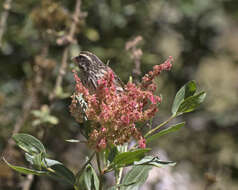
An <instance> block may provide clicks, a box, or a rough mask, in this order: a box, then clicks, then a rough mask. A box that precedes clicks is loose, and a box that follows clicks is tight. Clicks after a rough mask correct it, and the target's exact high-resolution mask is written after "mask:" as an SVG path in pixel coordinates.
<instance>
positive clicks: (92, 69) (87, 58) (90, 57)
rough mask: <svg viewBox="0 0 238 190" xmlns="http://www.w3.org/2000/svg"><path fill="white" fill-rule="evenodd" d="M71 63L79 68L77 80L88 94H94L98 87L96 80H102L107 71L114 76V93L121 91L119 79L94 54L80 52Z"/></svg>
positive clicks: (121, 83)
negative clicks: (78, 79) (79, 80)
mask: <svg viewBox="0 0 238 190" xmlns="http://www.w3.org/2000/svg"><path fill="white" fill-rule="evenodd" d="M72 61H73V62H74V63H75V65H76V66H78V67H79V69H80V72H79V78H80V79H81V81H82V83H83V85H84V86H85V87H86V88H87V89H88V90H89V92H91V93H95V91H96V89H97V87H98V80H100V79H102V78H103V77H104V76H105V74H106V73H107V72H108V71H109V70H111V71H112V72H113V74H114V84H115V87H116V91H117V92H118V93H119V92H122V91H123V86H124V84H123V82H122V81H121V79H120V78H119V77H118V76H117V75H116V74H115V72H114V71H113V70H112V69H111V68H110V67H109V66H108V65H106V64H104V63H103V62H102V61H101V60H100V59H99V58H98V57H97V56H96V55H95V54H93V53H91V52H89V51H81V52H80V53H79V55H78V56H76V57H74V58H73V59H72Z"/></svg>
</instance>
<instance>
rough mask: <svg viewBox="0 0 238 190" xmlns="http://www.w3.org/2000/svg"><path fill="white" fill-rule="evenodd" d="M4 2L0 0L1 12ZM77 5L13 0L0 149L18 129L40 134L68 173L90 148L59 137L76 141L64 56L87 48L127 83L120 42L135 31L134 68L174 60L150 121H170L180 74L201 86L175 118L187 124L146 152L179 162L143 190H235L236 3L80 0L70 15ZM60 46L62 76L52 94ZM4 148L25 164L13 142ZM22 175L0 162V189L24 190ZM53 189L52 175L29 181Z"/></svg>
mask: <svg viewBox="0 0 238 190" xmlns="http://www.w3.org/2000/svg"><path fill="white" fill-rule="evenodd" d="M5 2H6V1H4V0H0V5H1V7H0V13H1V16H2V15H3V14H2V13H4V11H6V7H5V9H4V5H5V4H4V3H5ZM75 3H76V2H75V1H68V0H61V1H59V0H13V1H12V2H11V9H9V11H8V13H9V15H8V17H7V22H6V23H7V24H6V26H5V28H4V34H3V38H2V43H1V47H0V152H1V153H2V152H3V151H4V150H6V149H7V145H8V144H9V143H10V144H11V143H12V142H11V141H10V142H9V139H10V138H11V135H12V133H13V131H14V130H16V129H18V130H19V131H21V132H25V133H30V134H33V135H35V136H37V137H38V138H41V139H42V141H43V142H44V144H45V145H46V147H47V148H48V150H49V154H50V155H52V157H54V158H57V159H58V160H61V161H63V162H66V163H67V165H69V167H71V168H72V169H74V170H75V171H76V170H77V169H78V168H79V167H80V166H81V165H82V162H83V158H84V156H85V155H87V154H88V150H87V147H85V146H84V145H78V144H70V143H67V142H65V141H64V140H65V139H70V138H82V137H81V136H80V132H79V128H78V127H77V124H76V122H75V121H74V119H73V118H72V117H71V116H70V114H69V109H68V106H69V104H70V101H71V99H70V95H71V94H72V92H73V89H74V86H73V85H74V82H73V77H72V72H71V70H72V67H73V65H72V63H71V62H70V58H72V57H73V56H75V55H77V54H78V53H79V52H80V50H87V51H91V52H93V53H94V54H96V55H98V56H99V57H100V58H101V59H102V60H103V61H104V62H105V63H106V62H109V64H110V66H111V67H112V68H113V69H114V70H115V72H116V73H117V74H118V75H119V76H120V77H121V79H122V80H123V81H124V82H127V81H128V79H129V76H131V75H132V71H133V68H134V67H135V65H134V63H133V60H132V59H131V58H130V53H129V52H128V51H127V50H126V49H125V44H126V42H128V40H131V39H133V38H134V37H136V36H138V35H140V36H142V38H143V41H142V42H141V43H140V44H139V48H141V49H142V51H143V56H142V57H141V72H142V73H141V75H143V74H145V73H146V72H148V71H149V70H150V69H151V68H152V66H153V65H155V64H160V63H162V62H163V61H164V60H165V59H166V58H168V56H170V55H171V56H173V58H174V60H175V61H174V65H173V69H172V70H171V71H170V72H169V73H163V74H161V76H160V78H159V80H158V86H159V93H161V94H162V95H163V103H162V105H161V107H160V111H159V113H158V116H157V117H156V119H155V121H154V125H156V124H158V123H159V122H162V121H164V120H165V119H166V118H168V116H169V114H170V109H171V104H172V100H173V98H174V96H175V93H176V91H177V90H178V89H179V88H180V87H181V86H182V85H183V84H185V83H186V82H187V81H189V80H193V79H195V80H196V81H197V82H198V84H199V88H201V89H204V90H205V91H206V92H207V99H206V102H205V103H204V104H203V107H201V109H200V110H199V111H196V112H194V113H192V114H188V115H186V116H185V118H179V119H178V120H180V119H181V120H182V119H184V120H186V121H187V124H186V127H185V128H183V129H181V130H180V131H178V132H176V133H174V134H170V135H168V136H166V137H161V139H159V140H158V142H156V143H155V144H153V148H154V150H153V151H154V154H158V155H159V157H161V158H166V159H170V160H173V161H176V162H177V166H176V167H174V168H169V169H161V170H160V169H155V170H152V172H151V175H150V178H149V180H148V182H147V183H146V184H145V185H144V186H143V187H142V188H141V189H151V190H152V189H161V190H163V189H169V190H173V189H176V190H180V189H181V190H186V189H195V190H196V189H230V190H232V189H237V186H238V149H237V145H238V138H237V135H238V130H237V124H238V116H237V115H238V64H237V63H238V1H236V0H180V1H175V0H83V1H82V2H81V3H82V4H81V14H80V18H73V17H72V15H73V12H74V9H75ZM75 19H76V20H77V25H76V30H75V32H74V35H73V36H74V37H73V38H72V36H70V35H68V34H69V33H70V27H71V25H72V23H73V22H74V21H75ZM0 28H1V27H0ZM1 29H2V28H1ZM70 37H71V38H70ZM65 49H67V53H68V56H67V57H66V58H67V64H68V66H67V68H66V74H65V75H64V76H63V77H64V79H63V83H62V85H61V86H60V87H58V88H57V89H56V90H55V91H54V87H55V83H56V80H57V76H58V75H59V74H58V73H59V69H60V65H61V63H62V62H63V61H62V57H63V54H64V53H65V51H66V50H65ZM52 93H53V96H52ZM52 97H53V98H52ZM33 110H34V111H33ZM44 118H47V119H44ZM6 154H7V156H6V157H7V159H8V160H10V161H11V162H12V163H20V164H22V165H24V164H25V163H24V161H23V159H22V156H21V154H20V151H19V149H14V147H11V150H9V149H8V151H7V153H6ZM106 179H108V181H109V182H108V183H109V184H110V179H111V178H110V176H107V177H106ZM106 179H105V180H106ZM24 181H26V177H24V176H19V175H18V174H16V173H14V172H13V171H11V170H10V169H9V168H8V167H6V165H5V164H4V163H2V162H1V163H0V189H4V190H11V189H14V190H15V189H23V188H22V187H25V188H26V187H27V186H26V185H23V184H24V183H23V182H24ZM57 188H59V189H62V190H63V189H69V188H68V187H67V186H66V185H63V184H60V183H59V184H58V183H57V182H56V181H54V180H50V179H45V178H44V179H42V178H38V177H35V178H34V180H32V181H31V189H34V190H38V189H44V190H48V189H57ZM24 190H27V189H24Z"/></svg>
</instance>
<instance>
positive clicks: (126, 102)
mask: <svg viewBox="0 0 238 190" xmlns="http://www.w3.org/2000/svg"><path fill="white" fill-rule="evenodd" d="M171 61H172V58H171V57H170V58H169V59H168V60H167V61H165V62H164V63H163V64H161V65H156V66H154V67H153V71H150V72H149V74H146V75H145V76H144V77H143V78H142V82H141V83H140V84H139V85H138V86H136V85H135V84H134V83H131V82H128V83H127V84H126V85H125V86H124V90H123V91H121V92H118V91H117V90H116V87H115V84H114V74H113V72H112V71H111V70H109V71H108V72H107V73H106V74H105V76H104V77H103V78H102V79H100V80H98V87H97V89H96V92H95V93H94V94H92V93H90V92H89V90H88V89H86V88H85V87H84V86H83V84H82V82H81V80H80V78H79V77H78V75H77V73H76V72H75V71H73V72H74V78H75V81H76V86H75V93H74V95H73V96H72V103H71V105H70V112H71V114H72V115H73V116H74V117H75V118H76V120H77V121H78V122H82V120H83V119H82V116H81V115H82V111H80V109H79V108H78V105H79V102H78V99H77V97H79V96H83V98H84V100H85V102H86V103H87V107H86V110H85V115H86V117H87V120H89V121H91V123H92V125H91V126H90V127H91V129H90V131H91V132H90V133H89V138H88V144H89V146H90V147H92V148H94V149H96V150H98V151H100V150H102V149H105V148H106V147H107V145H108V144H113V145H122V144H124V143H125V142H129V141H130V139H131V138H132V137H133V138H134V139H136V140H137V141H138V144H139V147H140V148H145V147H146V142H145V139H144V138H143V136H142V134H141V133H140V131H139V130H138V129H137V128H136V127H135V125H136V123H138V122H144V121H147V120H149V119H151V118H152V117H153V116H154V115H155V114H156V112H157V111H158V104H159V103H160V102H161V98H160V97H159V96H157V95H155V94H153V93H154V92H155V90H156V85H155V83H154V78H155V77H156V76H158V75H159V74H160V73H161V71H163V70H169V69H170V68H171V66H172V64H171Z"/></svg>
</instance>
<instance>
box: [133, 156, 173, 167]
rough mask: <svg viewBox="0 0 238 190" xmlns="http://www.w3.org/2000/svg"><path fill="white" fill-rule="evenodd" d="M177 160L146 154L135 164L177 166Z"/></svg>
mask: <svg viewBox="0 0 238 190" xmlns="http://www.w3.org/2000/svg"><path fill="white" fill-rule="evenodd" d="M175 164H176V163H175V162H172V161H162V160H160V159H159V158H158V157H153V156H146V157H144V158H143V159H142V160H140V161H138V162H135V163H134V165H150V166H155V167H158V168H161V167H165V166H175Z"/></svg>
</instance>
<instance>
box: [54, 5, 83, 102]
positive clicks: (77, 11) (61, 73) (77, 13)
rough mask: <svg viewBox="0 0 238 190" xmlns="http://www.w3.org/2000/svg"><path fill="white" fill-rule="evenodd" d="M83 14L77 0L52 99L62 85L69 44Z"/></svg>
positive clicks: (72, 40)
mask: <svg viewBox="0 0 238 190" xmlns="http://www.w3.org/2000/svg"><path fill="white" fill-rule="evenodd" d="M81 15H83V13H82V12H81V0H77V2H76V5H75V10H74V14H73V22H72V24H71V26H70V30H69V34H68V35H67V39H68V43H67V45H66V47H65V48H64V51H63V56H62V60H61V65H60V68H59V74H58V76H57V78H56V83H55V87H54V91H53V93H51V94H50V100H52V99H54V98H55V96H56V94H57V91H58V89H59V88H60V87H61V85H62V81H63V77H64V75H65V73H66V68H67V59H68V55H69V45H70V44H72V43H73V42H74V35H75V33H76V27H77V24H78V21H79V18H80V17H81Z"/></svg>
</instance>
